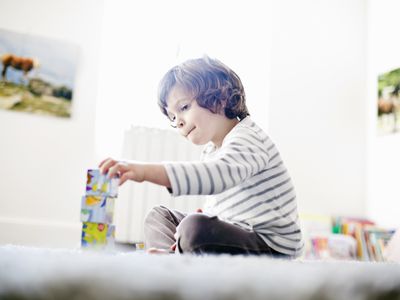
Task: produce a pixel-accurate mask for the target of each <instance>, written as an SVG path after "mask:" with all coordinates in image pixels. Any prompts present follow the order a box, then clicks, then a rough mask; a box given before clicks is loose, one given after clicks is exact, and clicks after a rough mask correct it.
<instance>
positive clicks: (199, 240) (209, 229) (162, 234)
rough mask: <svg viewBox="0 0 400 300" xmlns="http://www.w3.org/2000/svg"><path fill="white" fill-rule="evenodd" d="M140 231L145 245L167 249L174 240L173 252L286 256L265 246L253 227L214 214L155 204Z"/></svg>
mask: <svg viewBox="0 0 400 300" xmlns="http://www.w3.org/2000/svg"><path fill="white" fill-rule="evenodd" d="M175 233H176V235H175ZM144 234H145V245H146V248H151V247H155V248H159V249H167V250H169V249H170V247H171V246H172V245H173V244H174V243H175V242H176V252H179V253H195V254H206V253H210V254H216V253H221V254H222V253H227V254H265V255H270V256H276V257H286V258H289V256H287V255H285V254H282V253H280V252H277V251H275V250H273V249H271V248H270V247H268V245H267V244H266V243H265V242H264V240H263V239H262V238H261V237H260V236H259V235H257V234H256V233H255V232H253V231H247V230H245V229H243V228H241V227H239V226H237V225H233V224H230V223H227V222H224V221H222V220H220V219H218V217H216V216H208V215H207V214H203V213H193V214H189V215H187V214H184V213H182V212H179V211H177V210H170V209H168V208H166V207H164V206H156V207H154V208H153V209H152V210H151V211H150V212H149V213H148V214H147V216H146V219H145V223H144ZM174 235H175V236H177V237H178V238H177V240H175V236H174Z"/></svg>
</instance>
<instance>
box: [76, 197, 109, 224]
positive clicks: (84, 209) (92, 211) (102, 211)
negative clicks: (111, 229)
mask: <svg viewBox="0 0 400 300" xmlns="http://www.w3.org/2000/svg"><path fill="white" fill-rule="evenodd" d="M114 203H115V198H111V197H107V196H94V195H86V196H83V197H82V205H81V221H82V222H92V223H107V224H111V223H113V216H114Z"/></svg>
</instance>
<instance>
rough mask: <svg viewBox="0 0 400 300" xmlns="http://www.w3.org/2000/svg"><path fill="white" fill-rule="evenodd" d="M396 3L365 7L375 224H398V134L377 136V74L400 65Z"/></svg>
mask: <svg viewBox="0 0 400 300" xmlns="http://www.w3.org/2000/svg"><path fill="white" fill-rule="evenodd" d="M399 11H400V2H399V1H396V0H380V1H378V0H370V1H369V9H368V24H369V26H368V49H369V52H368V99H367V100H368V103H369V107H370V110H369V119H370V120H372V122H371V123H370V124H369V127H368V131H369V135H368V137H369V139H368V143H369V149H370V152H369V155H368V174H369V176H368V201H367V203H368V214H369V215H371V216H372V218H373V219H375V220H376V221H377V222H378V223H379V224H382V225H384V226H388V227H400V221H399V220H400V217H399V215H400V201H399V200H400V197H399V194H400V192H399V188H398V187H399V176H398V174H399V170H400V134H398V133H397V134H390V135H386V136H378V135H377V132H376V121H377V120H376V119H377V110H376V102H377V90H378V88H377V83H378V75H380V74H382V73H385V72H387V71H390V70H393V69H396V68H400V55H399V53H400V40H399V38H398V34H399V32H398V31H399V21H398V20H399V16H398V14H399Z"/></svg>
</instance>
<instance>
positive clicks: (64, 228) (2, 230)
mask: <svg viewBox="0 0 400 300" xmlns="http://www.w3.org/2000/svg"><path fill="white" fill-rule="evenodd" d="M81 226H82V225H81V223H79V222H76V223H62V222H52V221H47V220H35V219H22V218H5V217H0V245H6V244H13V245H21V246H32V247H49V248H71V249H75V248H78V247H80V238H81V230H82V227H81Z"/></svg>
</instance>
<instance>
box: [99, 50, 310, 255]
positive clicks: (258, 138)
mask: <svg viewBox="0 0 400 300" xmlns="http://www.w3.org/2000/svg"><path fill="white" fill-rule="evenodd" d="M158 104H159V106H160V108H161V111H162V112H163V113H164V114H165V115H166V116H167V117H168V118H169V120H170V122H171V125H172V126H173V127H175V128H177V129H178V130H179V132H180V134H182V135H183V136H184V137H185V138H187V139H188V140H190V141H191V142H192V143H194V144H196V145H203V144H207V145H206V146H205V148H204V151H203V155H202V160H201V161H196V162H171V163H161V164H149V163H140V162H123V161H117V160H114V159H110V158H109V159H106V160H104V161H103V162H102V163H101V164H100V168H101V171H102V172H103V173H108V175H109V176H110V177H112V176H116V175H118V176H120V181H121V184H122V183H124V182H125V181H126V180H128V179H130V180H133V181H136V182H142V181H149V182H153V183H156V184H159V185H162V186H165V187H167V188H168V190H169V191H170V193H171V194H172V196H181V195H210V197H209V199H208V201H207V205H206V207H205V208H204V213H202V211H201V210H199V212H198V213H192V214H184V213H182V212H179V211H176V210H170V209H168V208H166V207H163V206H159V207H155V208H153V210H151V211H150V212H149V214H148V215H147V217H146V220H145V244H146V246H147V247H148V249H150V250H149V252H153V253H162V252H168V251H170V250H175V251H176V252H179V253H199V254H201V253H229V254H267V255H272V256H280V257H297V256H299V255H300V253H301V250H302V248H303V242H302V235H301V231H300V226H299V220H298V213H297V204H296V196H295V191H294V188H293V185H292V182H291V179H290V176H289V174H288V172H287V170H286V168H285V166H284V164H283V161H282V159H281V157H280V155H279V152H278V150H277V148H276V147H275V145H274V144H273V143H272V141H271V140H270V138H269V137H268V136H267V135H266V134H265V133H264V131H263V130H262V129H261V128H259V127H258V126H257V125H256V124H255V123H254V122H253V121H252V120H251V119H250V117H249V113H248V110H247V107H246V103H245V93H244V89H243V86H242V83H241V81H240V79H239V77H238V76H237V75H236V73H235V72H233V71H232V70H231V69H230V68H228V67H227V66H226V65H224V64H223V63H221V62H220V61H218V60H216V59H211V58H209V57H203V58H201V59H193V60H188V61H186V62H184V63H182V64H180V65H178V66H175V67H174V68H172V69H171V70H170V71H168V72H167V74H165V76H164V77H163V79H162V80H161V82H160V88H159V102H158Z"/></svg>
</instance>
